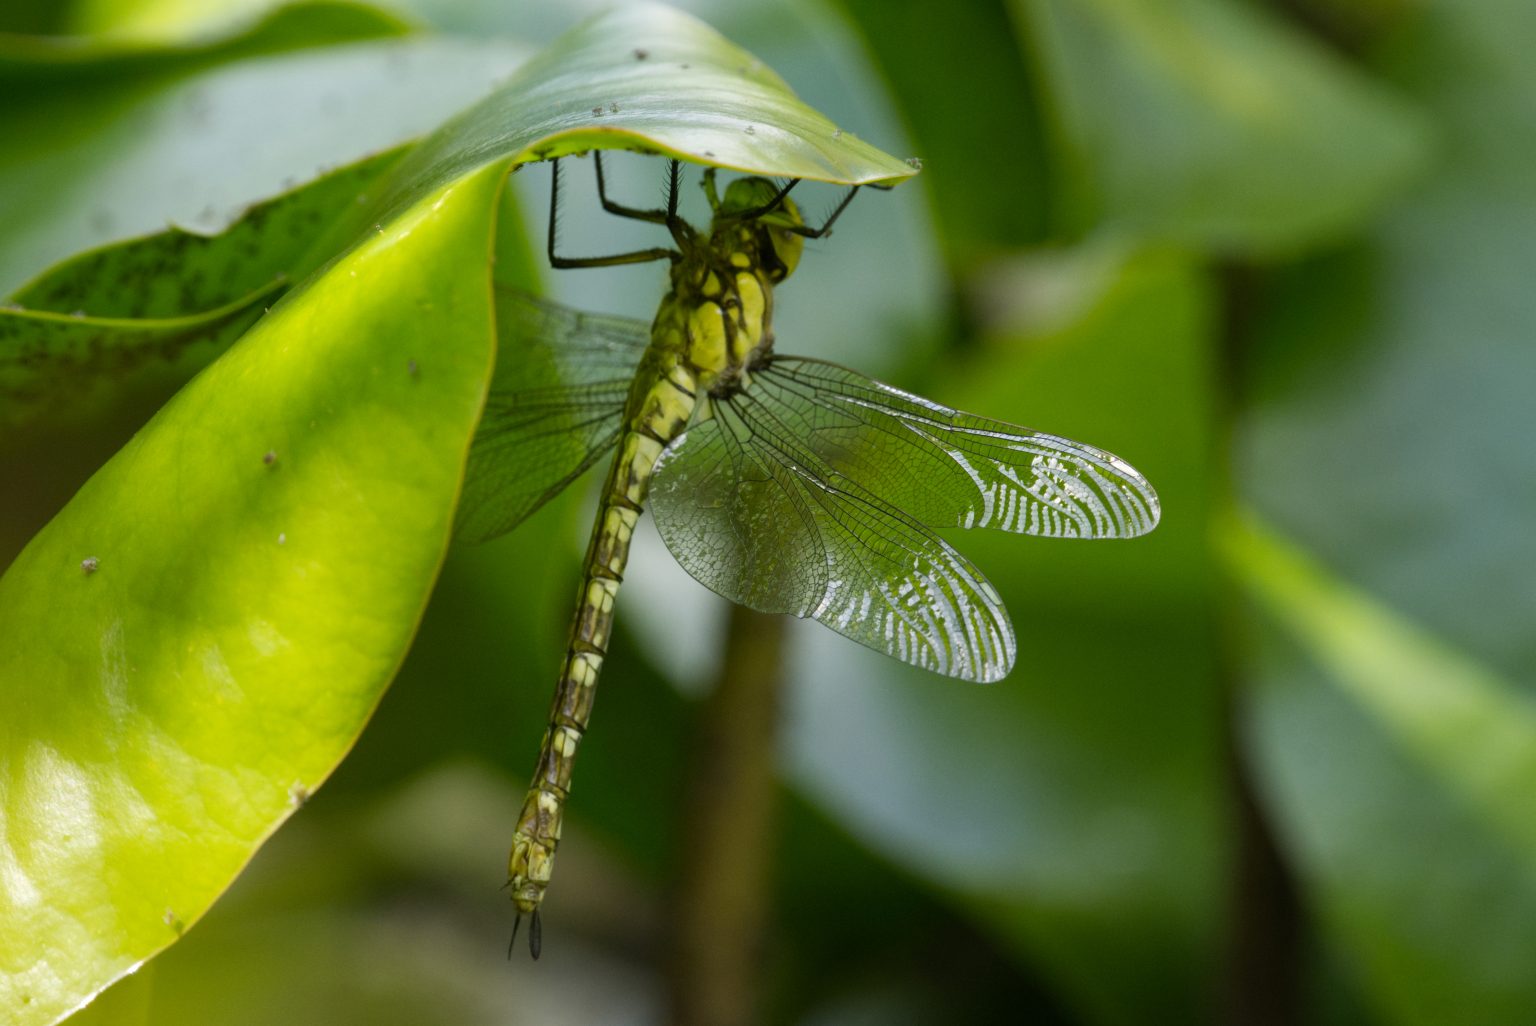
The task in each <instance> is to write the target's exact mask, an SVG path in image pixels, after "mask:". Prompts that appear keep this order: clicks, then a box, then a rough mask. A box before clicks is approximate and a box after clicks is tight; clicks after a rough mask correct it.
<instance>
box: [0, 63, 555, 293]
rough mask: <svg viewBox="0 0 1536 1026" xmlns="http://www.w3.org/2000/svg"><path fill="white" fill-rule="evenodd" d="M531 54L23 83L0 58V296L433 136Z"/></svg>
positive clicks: (147, 69) (149, 66)
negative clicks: (76, 257)
mask: <svg viewBox="0 0 1536 1026" xmlns="http://www.w3.org/2000/svg"><path fill="white" fill-rule="evenodd" d="M525 54H526V50H525V48H524V47H521V46H518V45H515V44H511V43H507V42H504V41H475V42H467V41H453V40H441V39H387V40H368V41H360V42H352V43H348V44H345V45H336V46H329V47H308V48H298V49H295V48H289V50H288V51H287V52H281V53H276V54H265V55H260V56H253V55H252V54H249V53H246V52H244V51H243V50H240V49H239V48H233V49H220V50H216V51H212V52H210V53H209V54H207V55H205V58H206V59H204V58H199V60H197V61H188V62H177V61H169V62H162V61H160V60H159V59H152V58H149V57H146V58H145V59H144V60H142V61H135V62H126V63H124V64H122V65H119V66H115V67H114V68H112V69H110V70H109V69H105V68H101V67H98V66H97V65H96V64H89V65H86V66H84V67H80V68H64V67H56V66H50V67H52V70H51V71H48V72H47V74H46V75H45V74H44V72H43V71H41V70H39V68H40V67H41V65H37V64H31V65H27V66H26V68H25V70H24V73H23V72H18V75H19V76H20V77H19V78H17V79H14V80H4V78H3V67H4V65H3V62H0V92H3V93H4V95H5V96H6V100H7V102H6V103H5V104H3V105H0V135H3V137H4V138H5V139H6V140H7V144H6V146H4V147H3V148H0V210H4V211H5V214H6V224H5V229H6V230H5V232H4V233H3V234H0V294H8V293H10V292H12V291H14V290H15V289H16V288H18V287H20V286H21V285H22V284H23V283H24V282H26V281H27V280H29V279H32V278H34V277H35V276H36V275H37V274H38V273H39V272H41V271H42V270H43V269H44V268H45V267H47V266H49V265H50V264H53V263H55V262H57V261H59V260H63V259H65V258H67V257H69V256H70V255H71V254H74V253H77V252H79V251H81V250H83V249H87V248H92V247H96V246H100V245H103V244H105V243H110V242H115V241H118V240H121V239H124V238H127V237H131V236H138V235H147V234H152V233H157V232H161V231H164V230H165V228H166V226H167V225H168V224H173V225H178V226H181V227H182V228H184V229H185V230H187V231H193V232H197V233H199V234H205V235H208V234H215V233H217V232H219V231H222V230H223V229H224V228H225V227H227V226H229V225H231V224H233V223H234V222H236V221H238V220H239V218H240V217H241V215H242V214H243V213H244V211H245V210H246V208H248V207H249V206H251V205H252V204H254V203H256V202H259V201H261V200H263V199H266V198H268V197H273V196H277V195H279V194H282V193H285V192H288V191H290V190H292V189H293V188H294V187H295V185H296V184H297V183H302V182H307V181H309V180H312V179H314V178H318V177H323V176H324V175H325V174H326V173H327V171H328V170H329V169H331V168H334V167H338V166H341V165H345V164H350V163H352V162H354V161H356V160H358V159H359V158H360V157H363V156H364V155H367V154H370V153H377V152H380V151H383V150H387V149H389V148H391V147H394V146H397V145H399V144H400V143H402V142H404V141H406V140H409V139H411V138H413V137H415V136H418V135H421V134H422V133H424V132H428V131H430V130H432V129H433V128H434V127H436V126H437V125H438V124H439V123H440V122H441V120H442V119H443V118H445V117H448V116H449V115H451V114H452V113H453V112H454V111H456V110H458V109H459V108H461V107H462V106H463V105H464V104H466V103H468V102H470V101H472V100H474V99H475V98H477V97H479V96H481V95H483V94H484V91H485V90H486V89H487V88H489V86H490V84H491V83H492V81H493V80H495V79H496V78H498V77H499V76H502V75H505V74H506V73H507V72H509V71H510V70H511V69H512V68H514V67H516V66H517V65H518V63H519V62H520V61H521V60H522V58H523V57H524V56H525ZM299 112H303V114H302V116H300V114H299ZM440 184H442V183H440ZM362 209H363V208H361V207H359V208H358V211H359V212H361V211H362ZM373 220H374V221H380V220H382V218H378V217H375V218H374V219H373Z"/></svg>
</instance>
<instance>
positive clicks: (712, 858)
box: [669, 606, 784, 1026]
mask: <svg viewBox="0 0 1536 1026" xmlns="http://www.w3.org/2000/svg"><path fill="white" fill-rule="evenodd" d="M783 636H784V620H783V617H777V616H765V615H764V614H762V613H755V612H753V611H752V610H750V609H745V608H742V607H740V606H733V607H732V609H731V616H730V625H729V627H728V629H727V633H726V643H725V661H724V665H723V666H722V668H721V672H720V679H719V681H718V682H717V684H716V686H715V689H714V692H713V693H712V694H711V695H710V696H709V697H708V698H707V699H705V701H704V703H703V705H702V708H701V709H700V716H699V722H698V728H697V730H696V731H695V733H694V744H695V748H694V752H693V758H692V766H691V772H690V774H689V781H690V783H689V793H688V796H687V802H686V806H685V810H686V811H685V816H686V821H685V826H684V835H683V836H684V851H683V857H682V875H681V879H680V880H679V884H678V893H677V898H676V904H675V906H674V916H675V918H674V922H673V928H672V959H671V978H670V980H669V986H670V989H671V1003H672V1022H673V1023H674V1024H675V1026H749V1024H751V1023H753V1022H754V1021H756V1018H757V1008H758V1005H759V1001H758V1000H757V998H758V990H759V977H760V970H761V968H762V948H763V934H764V930H765V926H766V923H767V918H768V899H769V894H770V872H769V871H770V868H771V866H772V861H773V854H774V851H775V844H774V842H773V834H774V825H775V818H776V817H775V812H776V808H775V806H776V799H777V782H776V779H775V774H774V768H775V762H776V760H775V751H776V745H777V737H778V706H779V692H780V688H781V683H782V676H783V673H782V648H783Z"/></svg>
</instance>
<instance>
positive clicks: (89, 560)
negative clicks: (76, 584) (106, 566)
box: [80, 556, 101, 577]
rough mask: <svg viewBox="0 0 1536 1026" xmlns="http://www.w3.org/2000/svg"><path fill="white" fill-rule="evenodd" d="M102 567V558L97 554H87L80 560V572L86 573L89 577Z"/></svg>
mask: <svg viewBox="0 0 1536 1026" xmlns="http://www.w3.org/2000/svg"><path fill="white" fill-rule="evenodd" d="M100 569H101V560H99V559H97V558H96V557H95V556H86V557H85V558H84V559H82V560H81V561H80V572H81V573H83V574H85V575H86V576H87V577H89V576H90V575H91V574H94V573H95V572H96V571H97V570H100Z"/></svg>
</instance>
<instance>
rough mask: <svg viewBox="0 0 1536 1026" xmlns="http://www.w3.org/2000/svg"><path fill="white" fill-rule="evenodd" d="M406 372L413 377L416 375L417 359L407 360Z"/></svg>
mask: <svg viewBox="0 0 1536 1026" xmlns="http://www.w3.org/2000/svg"><path fill="white" fill-rule="evenodd" d="M405 372H406V373H407V374H409V375H410V376H411V377H413V378H414V377H415V376H416V361H415V360H407V361H405Z"/></svg>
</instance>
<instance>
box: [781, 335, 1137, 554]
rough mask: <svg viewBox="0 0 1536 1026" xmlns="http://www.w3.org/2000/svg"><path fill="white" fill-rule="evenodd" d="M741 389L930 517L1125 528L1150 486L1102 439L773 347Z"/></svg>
mask: <svg viewBox="0 0 1536 1026" xmlns="http://www.w3.org/2000/svg"><path fill="white" fill-rule="evenodd" d="M751 395H752V397H753V399H754V401H755V402H756V403H757V404H759V405H760V406H761V407H763V408H765V409H766V410H768V411H770V412H771V413H772V415H773V416H774V417H776V418H778V419H779V420H781V421H783V422H784V423H785V424H786V425H787V427H788V429H789V430H790V431H792V432H793V433H794V434H795V435H796V436H797V437H799V438H802V439H804V443H805V445H806V447H808V448H809V449H810V450H811V451H812V452H814V453H815V454H816V456H817V458H818V459H820V460H821V461H822V462H823V463H824V464H825V465H826V466H827V467H828V468H829V469H830V470H831V471H832V472H834V473H835V474H836V475H837V476H836V477H835V478H834V480H838V481H841V480H844V479H846V480H848V481H851V482H854V483H855V484H857V485H859V486H860V487H862V488H864V489H865V490H867V491H869V492H871V493H873V494H875V495H878V496H880V497H881V498H882V499H884V500H885V501H886V502H888V503H890V504H891V505H893V506H896V507H899V508H900V509H902V510H905V511H906V512H907V513H908V514H909V515H911V516H912V517H913V518H915V519H916V520H918V521H920V522H921V523H924V524H927V525H929V526H930V527H991V528H996V529H998V530H1003V531H1011V532H1015V533H1019V534H1035V535H1044V536H1047V537H1055V538H1132V537H1135V536H1136V535H1139V534H1145V533H1147V532H1148V531H1150V530H1152V528H1153V527H1155V526H1156V525H1157V520H1158V516H1159V515H1160V507H1159V505H1158V500H1157V493H1156V492H1155V491H1153V490H1152V486H1151V484H1149V483H1148V482H1147V479H1146V478H1145V477H1142V476H1141V474H1140V473H1138V472H1137V470H1136V468H1135V467H1132V466H1131V465H1130V464H1129V463H1127V462H1125V461H1124V460H1122V459H1120V458H1119V457H1118V456H1114V455H1112V454H1110V453H1107V452H1105V451H1103V450H1102V449H1096V448H1094V447H1093V446H1091V445H1084V444H1083V443H1081V442H1074V441H1072V440H1071V439H1068V438H1061V437H1058V436H1056V435H1048V434H1042V433H1040V432H1038V431H1030V430H1029V429H1027V428H1021V427H1017V426H1015V425H1013V424H1006V423H1003V422H1002V421H997V420H988V419H986V418H984V417H975V416H972V415H971V414H968V413H961V412H959V411H958V410H952V409H950V408H949V407H947V406H941V405H939V404H938V403H934V402H929V401H928V400H927V399H924V398H922V397H921V396H916V395H913V394H911V393H910V392H903V391H902V390H900V389H898V388H892V387H891V386H890V385H886V384H883V383H881V382H879V381H875V380H873V379H871V378H866V377H864V376H863V375H861V374H857V373H855V372H853V371H851V370H848V369H846V368H843V367H839V366H837V365H836V364H831V363H826V362H823V361H821V360H812V359H806V358H803V357H774V358H772V360H771V361H770V362H769V363H768V364H767V365H765V366H764V367H763V368H761V369H760V370H758V371H757V372H756V373H754V374H753V377H752V385H751Z"/></svg>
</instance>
